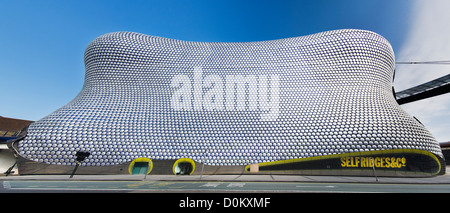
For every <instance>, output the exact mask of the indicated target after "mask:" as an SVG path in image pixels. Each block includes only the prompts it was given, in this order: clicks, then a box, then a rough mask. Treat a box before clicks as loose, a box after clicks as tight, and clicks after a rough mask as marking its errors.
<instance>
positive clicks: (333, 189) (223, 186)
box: [0, 180, 450, 193]
mask: <svg viewBox="0 0 450 213" xmlns="http://www.w3.org/2000/svg"><path fill="white" fill-rule="evenodd" d="M0 192H1V193H17V192H19V193H20V192H39V193H42V192H102V193H108V192H114V193H117V192H121V193H129V192H135V193H137V192H142V193H147V192H149V193H151V192H175V193H189V192H194V193H199V192H200V193H203V192H206V193H217V192H220V193H229V192H231V193H450V184H386V183H305V182H231V181H230V182H226V181H224V182H219V181H215V182H203V181H75V180H69V181H67V180H61V181H55V180H45V181H41V180H4V181H1V185H0Z"/></svg>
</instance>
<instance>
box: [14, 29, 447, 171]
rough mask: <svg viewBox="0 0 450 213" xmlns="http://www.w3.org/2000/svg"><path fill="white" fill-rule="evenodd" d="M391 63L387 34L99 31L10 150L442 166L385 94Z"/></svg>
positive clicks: (436, 150) (121, 157) (231, 162)
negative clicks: (72, 81)
mask: <svg viewBox="0 0 450 213" xmlns="http://www.w3.org/2000/svg"><path fill="white" fill-rule="evenodd" d="M394 65H395V63H394V54H393V50H392V48H391V46H390V44H389V43H388V41H386V40H385V39H384V38H383V37H381V36H380V35H378V34H375V33H373V32H369V31H363V30H336V31H328V32H323V33H318V34H314V35H309V36H302V37H295V38H287V39H280V40H272V41H261V42H246V43H206V42H188V41H179V40H173V39H166V38H160V37H154V36H148V35H143V34H138V33H131V32H116V33H109V34H106V35H103V36H100V37H98V38H97V39H95V40H94V41H92V42H91V43H90V44H89V45H88V47H87V49H86V52H85V66H86V74H85V82H84V86H83V88H82V90H81V92H80V93H79V94H78V96H77V97H75V98H74V99H73V100H72V101H71V102H70V103H68V104H67V105H65V106H63V107H61V108H60V109H58V110H56V111H55V112H53V113H52V114H50V115H48V116H46V117H44V118H43V119H41V120H39V121H37V122H35V123H33V124H31V125H30V126H29V128H28V135H27V136H26V138H25V139H23V140H22V141H20V142H18V143H17V144H16V146H17V152H18V154H19V155H20V157H21V158H23V159H26V160H29V161H33V162H39V163H40V164H45V165H61V166H74V165H75V164H76V160H75V157H74V156H75V153H76V152H77V151H85V152H89V153H90V156H89V157H88V158H86V160H84V161H83V162H82V164H81V165H82V166H92V167H99V166H100V167H105V166H112V165H128V164H129V163H130V162H133V160H135V159H139V158H147V159H151V160H152V161H165V160H166V161H167V160H168V161H175V160H178V159H184V158H186V159H191V160H192V161H194V162H196V163H200V164H201V165H202V166H207V167H208V168H209V167H215V166H216V167H226V166H229V167H230V168H234V167H239V168H241V167H242V168H243V167H245V166H248V165H251V164H257V165H259V166H260V167H259V168H260V170H261V171H262V170H263V169H262V168H264V165H267V164H270V163H273V164H274V165H288V164H289V163H288V161H289V162H294V161H295V163H298V162H300V161H304V160H305V159H312V160H314V159H316V160H317V159H325V158H327V159H328V158H333V157H335V158H340V162H341V164H342V161H344V162H345V159H344V160H342V156H344V157H345V158H347V157H348V156H350V155H352V154H354V153H363V155H364V154H367V155H368V156H369V155H371V154H376V153H378V154H379V153H382V152H384V151H388V152H389V153H392V152H391V151H398V152H400V153H407V154H408V153H415V152H417V151H419V152H420V153H424V154H423V155H418V157H423V156H429V157H430V158H432V159H434V160H431V161H432V162H433V163H432V164H433V165H432V167H433V166H436V165H437V164H439V163H441V164H442V162H443V160H442V159H443V155H442V152H441V149H440V147H439V144H438V143H437V141H436V140H435V139H434V138H433V136H432V135H431V134H430V133H429V132H428V131H427V130H426V129H425V128H424V126H423V125H422V124H421V123H420V122H418V121H417V120H416V119H414V118H413V117H412V116H410V115H408V114H407V113H406V112H404V111H403V110H402V109H401V108H400V107H399V105H398V104H397V102H396V100H395V97H394V96H393V93H392V81H393V75H394ZM398 152H395V153H398ZM416 158H417V157H413V159H416ZM358 159H359V158H358ZM361 159H362V158H361ZM392 159H394V157H393V158H392ZM408 159H409V158H408ZM372 160H373V159H372ZM411 161H414V160H408V163H410V162H411ZM419 161H420V160H419ZM372 162H373V161H372ZM390 162H392V161H390ZM397 162H398V161H397ZM436 162H437V163H436ZM289 165H291V167H289V166H288V168H287V170H289V168H296V167H295V166H293V165H294V164H289ZM309 165H314V164H309ZM343 165H347V164H343ZM370 165H373V164H370ZM396 165H400V164H398V163H397V164H396ZM152 166H153V167H157V166H158V165H157V163H156V162H153V163H152ZM292 166H293V167H292ZM438 166H440V167H444V166H443V165H440V164H439V165H438ZM341 167H342V165H341ZM198 168H199V167H198V166H197V170H198ZM247 168H248V167H247ZM327 168H330V166H329V165H328V167H327ZM247 170H248V169H247ZM282 170H283V171H285V170H286V168H285V169H282ZM293 170H296V169H293ZM299 170H301V169H299ZM322 170H323V169H322ZM338 170H339V169H338ZM438 170H439V171H438V173H439V172H441V170H442V169H441V168H439V169H438ZM433 173H436V172H433Z"/></svg>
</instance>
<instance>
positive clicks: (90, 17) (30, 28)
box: [0, 0, 450, 140]
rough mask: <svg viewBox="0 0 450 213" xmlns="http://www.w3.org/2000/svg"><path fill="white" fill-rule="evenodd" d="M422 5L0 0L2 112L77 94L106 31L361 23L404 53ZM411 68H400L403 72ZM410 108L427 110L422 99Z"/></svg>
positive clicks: (271, 35) (313, 29)
mask: <svg viewBox="0 0 450 213" xmlns="http://www.w3.org/2000/svg"><path fill="white" fill-rule="evenodd" d="M427 2H428V1H427ZM430 2H433V3H432V4H434V5H438V6H437V7H439V4H442V2H440V3H439V2H435V0H430ZM418 4H419V3H415V1H412V0H395V1H392V0H376V1H375V0H364V1H361V0H296V1H294V0H292V1H282V0H281V1H280V0H278V1H264V0H260V1H244V0H240V1H239V0H227V1H170V0H168V1H151V0H147V1H117V0H110V1H95V0H92V1H87V0H76V1H75V0H59V1H56V0H54V1H51V0H42V1H35V0H29V1H21V0H17V1H7V0H0V32H1V33H0V75H1V78H2V83H1V84H0V90H1V95H2V97H1V98H0V103H1V104H0V116H4V117H12V118H19V119H27V120H38V119H40V118H42V117H44V116H46V115H48V114H50V113H51V112H53V111H55V110H56V109H58V108H59V107H62V106H63V105H65V104H66V103H68V102H69V101H71V100H72V99H73V98H74V97H75V96H76V95H77V94H78V92H79V91H80V90H81V88H82V86H83V82H84V72H85V69H84V61H83V57H84V50H85V48H86V46H87V45H88V44H89V42H90V41H92V40H93V39H95V38H96V37H98V36H100V35H102V34H105V33H109V32H115V31H133V32H139V33H143V34H148V35H154V36H161V37H167V38H173V39H180V40H188V41H203V42H247V41H261V40H271V39H281V38H287V37H296V36H303V35H308V34H313V33H318V32H322V31H327V30H335V29H343V28H357V29H365V30H371V31H374V32H376V33H379V34H381V35H382V36H384V37H386V38H387V39H388V40H389V41H390V43H391V44H392V46H393V48H394V51H395V52H396V54H397V53H401V52H402V51H403V50H405V49H407V48H405V45H408V41H409V42H411V39H412V38H411V36H410V34H411V32H414V30H413V29H414V27H415V26H414V24H415V23H417V22H418V21H417V20H416V18H415V17H417V14H418V13H420V8H419V7H418V6H417V5H418ZM419 6H420V5H419ZM445 6H447V5H445ZM447 9H450V8H448V7H447ZM443 13H444V12H443ZM447 13H448V12H447ZM425 16H426V15H425ZM445 18H446V17H444V19H445ZM422 25H424V24H423V23H422ZM425 25H426V24H425ZM417 31H418V30H417ZM449 36H450V35H449ZM411 51H412V52H414V50H410V52H411ZM410 55H411V54H409V55H408V53H407V51H406V53H404V55H403V56H402V55H400V56H399V55H397V57H403V58H402V59H404V60H415V59H416V58H414V57H413V58H408V57H410ZM422 59H423V58H422ZM422 59H421V58H419V60H422ZM448 59H450V56H449V58H447V60H448ZM424 60H425V59H424ZM430 60H434V59H430ZM408 69H410V68H408V67H402V68H399V70H402V71H401V72H403V73H407V72H408ZM418 72H419V71H418ZM447 73H448V71H447ZM441 74H442V72H439V73H438V74H435V76H431V77H428V78H434V77H440V76H439V75H441ZM444 74H445V73H444ZM400 75H402V73H400ZM404 75H405V76H408V74H404ZM405 78H406V77H405ZM421 80H422V81H424V80H432V79H426V78H423V79H415V80H414V79H413V80H410V81H408V83H406V84H404V85H400V87H404V88H403V89H406V88H407V87H409V86H415V84H417V83H423V82H420V81H421ZM397 91H399V90H397ZM448 96H450V95H448ZM410 108H412V109H410V110H412V111H414V110H416V111H420V110H418V109H420V105H414V107H410ZM419 119H420V117H419ZM430 119H431V120H430V121H429V122H430V123H433V122H434V121H433V119H432V118H430ZM427 122H428V121H427ZM443 125H446V126H447V127H449V126H450V124H449V123H448V122H447V123H444V124H443ZM440 126H442V124H441V125H440ZM442 132H443V131H442ZM446 132H447V131H446ZM438 134H441V133H438ZM438 140H450V134H449V133H447V135H439V137H438Z"/></svg>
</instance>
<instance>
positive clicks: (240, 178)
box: [0, 166, 450, 184]
mask: <svg viewBox="0 0 450 213" xmlns="http://www.w3.org/2000/svg"><path fill="white" fill-rule="evenodd" d="M449 169H450V166H448V167H447V170H446V171H449V172H447V173H446V174H444V175H440V176H436V177H427V178H411V177H375V176H373V177H357V176H304V175H265V174H264V175H260V174H246V175H189V176H188V175H177V176H176V175H76V174H75V175H74V176H73V177H72V178H71V177H70V175H8V176H0V181H6V180H42V181H45V180H49V181H62V180H66V181H70V180H73V181H206V182H214V181H218V182H305V183H314V182H316V183H403V184H407V183H411V184H450V170H449Z"/></svg>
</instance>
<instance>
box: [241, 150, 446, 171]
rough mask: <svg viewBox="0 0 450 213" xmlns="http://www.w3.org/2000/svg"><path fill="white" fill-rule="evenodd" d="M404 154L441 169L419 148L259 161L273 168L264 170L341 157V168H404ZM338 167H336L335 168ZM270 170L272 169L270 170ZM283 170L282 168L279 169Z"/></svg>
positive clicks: (248, 167) (264, 165)
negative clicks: (431, 163) (428, 161)
mask: <svg viewBox="0 0 450 213" xmlns="http://www.w3.org/2000/svg"><path fill="white" fill-rule="evenodd" d="M402 154H406V155H408V154H413V155H417V156H425V157H428V158H431V159H432V161H433V162H435V163H436V165H437V172H433V174H432V175H436V174H438V173H439V172H440V171H441V162H440V160H439V159H438V158H437V157H436V156H435V155H434V154H433V153H431V152H428V151H424V150H417V149H393V150H376V151H366V152H352V153H343V154H334V155H325V156H316V157H309V158H297V159H288V160H279V161H272V162H263V163H259V164H258V166H259V168H260V171H263V172H270V171H272V170H270V169H268V170H264V167H272V166H284V165H289V164H294V163H303V162H305V163H306V162H311V163H313V162H317V161H320V160H335V159H339V162H340V168H341V169H346V168H354V169H363V168H377V169H378V168H381V169H393V170H395V169H402V168H405V167H406V166H407V164H408V163H410V162H407V158H406V157H404V156H402ZM335 169H336V168H335ZM269 170H270V171H269ZM288 170H291V171H292V170H301V169H295V168H293V169H287V171H288ZM245 171H250V165H247V166H246V167H245ZM277 171H282V170H277Z"/></svg>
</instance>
